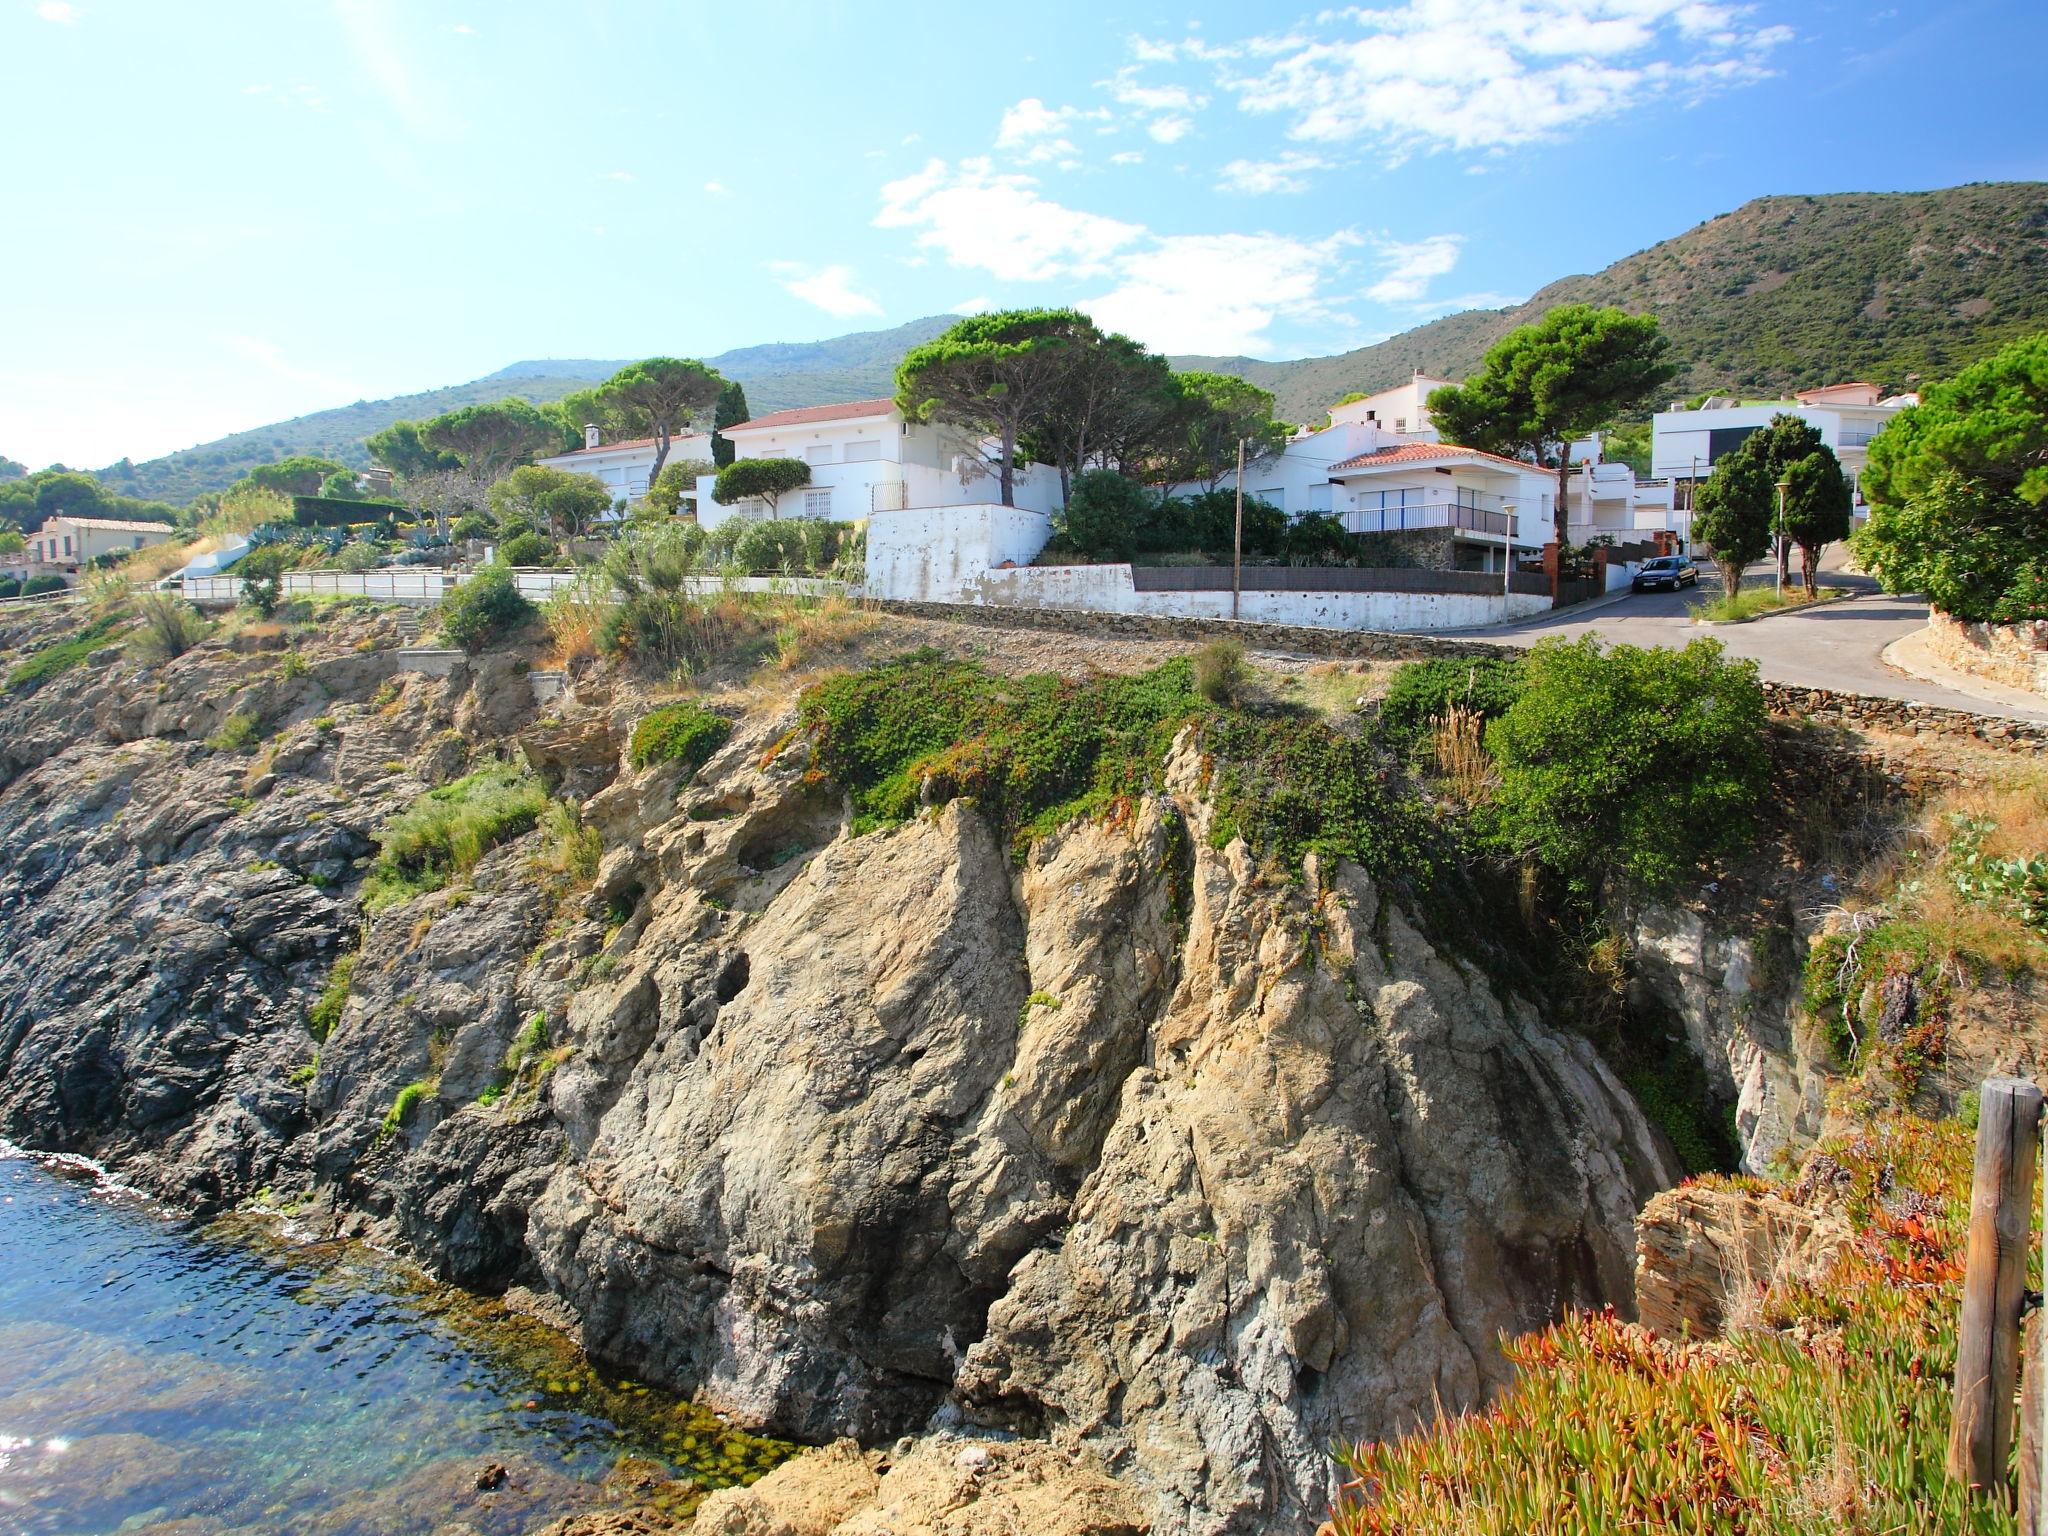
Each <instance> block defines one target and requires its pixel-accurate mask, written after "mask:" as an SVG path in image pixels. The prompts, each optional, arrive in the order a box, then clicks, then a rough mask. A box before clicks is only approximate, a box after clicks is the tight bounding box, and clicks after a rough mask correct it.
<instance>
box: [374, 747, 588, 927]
mask: <svg viewBox="0 0 2048 1536" xmlns="http://www.w3.org/2000/svg"><path fill="white" fill-rule="evenodd" d="M547 806H548V797H547V791H546V790H545V789H543V788H542V787H541V784H540V781H539V780H537V779H535V778H534V777H533V776H532V775H530V774H528V773H527V772H525V771H524V770H523V769H519V768H513V767H510V766H508V765H505V764H497V765H494V766H492V767H488V768H482V769H479V770H478V771H477V772H475V773H472V774H468V775H466V776H465V777H463V778H460V779H457V780H456V781H455V782H454V783H452V784H444V785H443V786H442V787H441V788H439V789H430V790H428V791H427V792H426V793H425V794H424V795H422V796H420V798H419V799H418V800H416V801H414V802H413V804H412V805H411V806H410V807H409V808H407V809H406V810H403V811H401V812H399V813H398V814H397V815H396V816H393V817H392V818H391V819H390V820H389V821H388V822H386V823H385V824H384V829H383V831H382V832H380V833H379V834H378V839H377V840H378V843H379V844H380V851H379V853H378V856H377V862H376V863H375V864H374V865H373V866H372V867H371V869H370V873H369V877H368V879H367V880H365V881H364V884H363V905H364V906H365V907H368V908H376V907H385V906H391V905H394V904H396V903H397V902H401V901H406V900H409V899H410V898H412V897H414V896H419V895H423V894H425V893H426V892H428V891H438V890H440V889H441V888H442V887H443V886H445V885H447V884H449V883H450V882H451V881H453V880H456V879H459V878H460V877H462V876H463V875H466V874H468V873H469V872H470V871H471V870H472V869H474V868H476V866H477V864H478V862H479V861H480V860H482V858H483V856H484V855H485V854H487V853H489V852H490V851H491V850H492V849H493V848H496V847H498V846H499V845H500V844H503V843H508V842H510V841H511V840H512V839H513V838H515V837H520V836H523V835H524V834H526V833H528V832H531V831H532V830H533V829H534V827H535V826H537V825H538V824H539V822H540V819H541V817H542V815H543V814H545V812H546V811H547Z"/></svg>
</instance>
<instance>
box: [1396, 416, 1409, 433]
mask: <svg viewBox="0 0 2048 1536" xmlns="http://www.w3.org/2000/svg"><path fill="white" fill-rule="evenodd" d="M1394 430H1395V431H1396V432H1406V431H1407V430H1408V418H1407V417H1406V416H1396V417H1395V418H1394Z"/></svg>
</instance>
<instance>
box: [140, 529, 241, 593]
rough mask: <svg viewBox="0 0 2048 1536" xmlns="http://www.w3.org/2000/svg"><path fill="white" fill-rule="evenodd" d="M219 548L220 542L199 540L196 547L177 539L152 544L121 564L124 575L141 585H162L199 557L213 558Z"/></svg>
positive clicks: (216, 540)
mask: <svg viewBox="0 0 2048 1536" xmlns="http://www.w3.org/2000/svg"><path fill="white" fill-rule="evenodd" d="M219 547H220V541H219V540H218V539H200V540H198V541H197V542H196V543H190V544H187V543H181V542H179V541H178V540H177V539H169V540H166V541H165V542H164V543H162V544H151V545H148V546H146V547H145V548H142V549H138V550H136V551H135V553H134V554H132V555H130V556H129V557H128V558H127V559H126V560H123V561H122V562H121V567H120V569H121V574H122V575H123V576H125V577H127V578H128V580H130V581H132V582H136V583H138V584H139V585H145V586H146V585H148V584H149V583H151V582H157V581H162V580H163V579H164V577H166V576H168V575H170V574H171V572H173V571H175V570H178V569H180V568H181V567H183V566H186V565H189V564H191V563H192V562H193V561H194V560H196V559H198V558H199V556H201V555H205V554H211V553H212V552H213V551H214V550H216V549H218V548H219Z"/></svg>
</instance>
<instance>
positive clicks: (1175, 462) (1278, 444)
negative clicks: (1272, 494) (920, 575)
mask: <svg viewBox="0 0 2048 1536" xmlns="http://www.w3.org/2000/svg"><path fill="white" fill-rule="evenodd" d="M1173 378H1174V382H1175V383H1176V384H1177V385H1179V387H1180V409H1179V411H1178V412H1177V413H1176V425H1177V427H1178V429H1179V430H1178V432H1177V434H1176V436H1177V441H1175V442H1174V444H1173V445H1172V450H1171V458H1172V473H1171V478H1172V479H1173V480H1175V481H1183V480H1191V481H1194V482H1196V483H1197V484H1199V485H1200V486H1201V487H1202V489H1203V490H1204V491H1213V490H1215V489H1216V488H1217V487H1218V486H1219V485H1221V484H1222V483H1223V482H1224V481H1225V480H1227V479H1229V478H1230V477H1231V476H1232V475H1234V474H1236V473H1237V445H1238V443H1239V441H1240V440H1242V441H1243V442H1244V443H1245V451H1244V462H1245V467H1246V468H1250V467H1251V466H1252V465H1254V464H1263V463H1265V462H1266V461H1267V460H1269V459H1272V458H1276V457H1277V456H1278V455H1279V454H1280V453H1281V451H1282V450H1284V449H1285V448H1286V447H1287V439H1288V438H1289V437H1290V436H1291V435H1292V434H1291V432H1290V431H1289V428H1288V425H1287V423H1286V422H1284V421H1275V420H1274V419H1273V392H1272V391H1271V390H1267V389H1261V388H1259V387H1258V385H1256V384H1252V383H1249V382H1247V381H1246V380H1244V379H1240V378H1236V377H1234V376H1233V375H1231V374H1227V373H1201V372H1191V373H1176V374H1175V375H1174V376H1173Z"/></svg>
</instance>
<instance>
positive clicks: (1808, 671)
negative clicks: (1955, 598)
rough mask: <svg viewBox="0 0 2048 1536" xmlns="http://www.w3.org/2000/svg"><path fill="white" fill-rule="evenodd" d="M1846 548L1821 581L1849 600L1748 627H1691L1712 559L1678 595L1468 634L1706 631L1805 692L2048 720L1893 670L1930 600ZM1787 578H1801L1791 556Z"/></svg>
mask: <svg viewBox="0 0 2048 1536" xmlns="http://www.w3.org/2000/svg"><path fill="white" fill-rule="evenodd" d="M1841 561H1842V552H1841V550H1840V549H1839V547H1837V548H1834V549H1830V550H1829V551H1828V552H1827V557H1826V558H1825V559H1824V560H1823V562H1822V570H1821V575H1822V584H1823V585H1827V586H1842V587H1849V588H1851V589H1852V590H1854V591H1855V593H1856V595H1855V596H1854V597H1852V598H1846V599H1841V600H1837V601H1835V602H1831V603H1827V604H1825V605H1823V606H1821V607H1819V608H1816V609H1814V610H1813V611H1812V612H1810V613H1788V614H1782V615H1774V616H1772V617H1770V618H1767V619H1760V620H1757V621H1756V622H1754V623H1749V624H1717V625H1706V624H1695V623H1693V622H1692V610H1693V609H1694V607H1696V606H1697V605H1698V604H1699V603H1701V602H1704V601H1705V600H1706V599H1707V598H1709V597H1712V596H1713V595H1715V594H1716V593H1717V592H1718V591H1719V589H1720V577H1719V574H1718V572H1717V571H1716V570H1715V568H1714V567H1713V566H1712V565H1710V564H1709V565H1702V566H1701V567H1700V585H1699V586H1698V587H1697V588H1691V587H1688V588H1686V589H1685V590H1684V591H1682V592H1641V593H1633V594H1631V595H1629V596H1626V597H1623V598H1620V599H1619V600H1618V601H1612V602H1607V603H1604V604H1602V605H1601V606H1599V607H1596V608H1593V609H1592V610H1591V611H1587V610H1585V609H1583V608H1566V609H1562V610H1560V611H1559V612H1557V613H1556V614H1552V615H1546V616H1545V617H1543V618H1540V619H1532V620H1528V621H1525V622H1523V623H1521V624H1516V625H1496V626H1492V627H1490V628H1487V629H1476V630H1467V631H1464V633H1467V634H1471V635H1474V636H1483V637H1485V638H1487V639H1491V640H1496V641H1500V642H1502V643H1504V644H1508V645H1534V644H1535V643H1536V642H1537V641H1538V640H1541V639H1544V638H1546V637H1547V636H1550V635H1564V636H1567V637H1569V638H1574V639H1575V638H1577V637H1578V636H1580V635H1587V634H1592V635H1598V636H1599V637H1600V638H1601V639H1602V640H1605V641H1609V642H1615V641H1619V642H1624V643H1626V644H1629V645H1657V646H1681V645H1684V644H1685V643H1686V642H1687V641H1689V640H1695V639H1698V638H1699V637H1700V636H1702V635H1711V636H1712V637H1713V638H1715V639H1716V640H1719V641H1720V642H1721V643H1722V644H1723V645H1724V646H1726V647H1727V648H1728V654H1729V655H1731V656H1745V657H1750V658H1752V659H1754V660H1755V661H1756V663H1757V666H1758V669H1759V670H1760V671H1761V672H1762V673H1763V675H1764V676H1765V677H1767V678H1769V679H1770V680H1771V681H1773V682H1779V683H1791V684H1796V685H1799V686H1802V687H1807V688H1834V689H1839V690H1841V691H1843V692H1845V693H1867V694H1874V695H1877V696H1878V697H1881V698H1893V699H1911V700H1917V701H1918V702H1920V703H1923V704H1936V705H1940V706H1942V707H1944V708H1947V709H1963V710H1970V711H1972V712H1974V713H1976V714H1990V715H2005V716H2009V717H2011V718H2013V719H2020V720H2041V721H2048V709H2040V710H2029V709H2026V708H2023V707H2015V706H2012V705H2005V704H1996V703H1992V702H1990V701H1988V700H1986V699H1982V698H1978V697H1976V696H1975V695H1973V694H1966V693H1959V692H1957V691H1955V690H1954V689H1949V688H1943V687H1941V686H1940V685H1938V684H1935V683H1927V682H1922V681H1921V680H1920V679H1918V678H1916V677H1908V676H1906V675H1905V674H1904V673H1902V672H1895V671H1893V670H1892V669H1891V668H1890V667H1887V666H1886V665H1885V664H1884V662H1883V661H1882V660H1880V659H1879V657H1880V653H1881V652H1882V651H1883V650H1884V648H1885V647H1886V646H1887V645H1889V644H1891V643H1892V641H1894V640H1897V639H1899V638H1900V637H1901V636H1903V635H1908V634H1911V633H1912V632H1913V631H1914V630H1916V629H1920V628H1922V627H1923V626H1925V624H1926V623H1927V605H1926V604H1925V603H1924V602H1921V601H1920V600H1919V599H1917V598H1912V597H1897V596H1892V595H1890V594H1887V593H1884V592H1880V591H1879V590H1878V589H1877V583H1876V582H1875V581H1873V580H1872V579H1871V578H1870V577H1868V576H1864V575H1862V574H1860V573H1857V572H1853V571H1847V570H1844V569H1842V568H1841ZM1793 576H1794V579H1795V580H1796V579H1797V577H1798V563H1797V557H1796V556H1795V557H1794V564H1793ZM1775 579H1776V572H1775V570H1774V569H1773V568H1772V567H1771V566H1769V565H1755V566H1752V567H1750V569H1749V571H1748V572H1747V573H1746V574H1745V576H1744V578H1743V584H1744V585H1745V586H1747V585H1751V584H1755V583H1760V582H1770V581H1773V580H1775Z"/></svg>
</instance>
